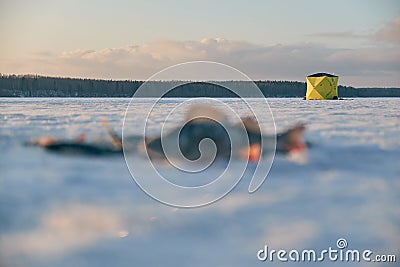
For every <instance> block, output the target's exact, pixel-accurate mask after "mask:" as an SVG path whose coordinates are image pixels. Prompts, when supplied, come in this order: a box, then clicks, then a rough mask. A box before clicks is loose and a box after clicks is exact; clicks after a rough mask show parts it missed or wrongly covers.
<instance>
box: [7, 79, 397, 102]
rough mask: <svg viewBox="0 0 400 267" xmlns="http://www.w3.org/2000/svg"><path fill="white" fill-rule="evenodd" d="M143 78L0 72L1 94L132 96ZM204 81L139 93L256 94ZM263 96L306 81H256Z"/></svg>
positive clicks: (302, 87)
mask: <svg viewBox="0 0 400 267" xmlns="http://www.w3.org/2000/svg"><path fill="white" fill-rule="evenodd" d="M142 84H143V81H130V80H125V81H114V80H95V79H79V78H63V77H46V76H38V75H1V74H0V97H131V96H132V95H133V94H134V93H135V92H136V91H137V89H138V88H139V87H140V86H141V85H142ZM218 84H219V85H217V84H214V83H206V82H182V81H152V82H149V83H146V84H145V85H144V87H145V88H144V89H143V91H141V92H144V94H141V96H142V97H157V96H160V94H161V92H164V91H166V90H167V89H169V88H174V89H173V90H171V91H169V92H168V93H167V94H166V95H165V96H166V97H237V95H236V94H235V93H233V92H231V91H230V90H228V89H227V88H234V89H235V90H237V92H239V94H240V95H242V96H246V97H257V96H259V95H257V94H253V93H252V91H251V90H249V88H250V87H251V82H249V81H224V82H218ZM255 84H256V85H257V86H258V87H259V88H260V90H261V92H262V94H263V95H264V96H265V97H304V96H305V93H306V83H304V82H293V81H255ZM338 90H339V97H400V89H399V88H354V87H349V86H339V88H338Z"/></svg>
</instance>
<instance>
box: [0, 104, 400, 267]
mask: <svg viewBox="0 0 400 267" xmlns="http://www.w3.org/2000/svg"><path fill="white" fill-rule="evenodd" d="M128 101H129V100H128V99H70V98H66V99H52V98H48V99H42V98H35V99H20V98H2V99H0V121H1V125H0V148H1V156H0V159H1V160H0V266H230V267H232V266H263V265H271V263H268V262H259V261H258V260H257V255H256V254H257V251H258V250H260V249H262V248H263V247H264V245H268V246H269V247H270V248H273V249H277V250H278V249H281V248H283V249H286V250H290V249H300V250H301V249H315V250H323V249H327V248H328V247H329V246H331V247H334V248H335V247H336V240H337V239H338V238H341V237H342V238H346V239H347V241H348V244H349V248H352V249H359V250H363V249H370V250H372V251H373V252H374V254H379V253H382V254H397V257H399V255H398V252H399V248H400V239H399V236H400V227H399V226H400V209H399V205H398V203H400V193H399V191H400V180H399V178H400V165H399V155H400V153H399V152H400V132H399V129H400V99H398V98H391V99H389V98H379V99H378V98H372V99H362V98H358V99H354V100H346V101H303V100H300V99H269V100H268V102H269V104H270V106H271V109H272V111H273V115H274V117H275V122H276V127H277V130H278V131H280V130H283V129H285V128H286V127H289V126H290V125H293V124H294V123H296V122H299V121H303V122H305V123H307V127H308V128H307V132H306V136H305V138H306V140H307V141H309V142H311V144H312V147H311V148H310V150H309V151H308V153H307V154H306V155H302V156H297V158H291V159H288V158H286V157H283V156H277V157H276V158H275V161H274V163H273V166H272V169H271V171H270V173H269V175H268V178H267V180H266V182H265V183H264V184H263V185H262V186H261V188H260V190H258V191H257V192H256V193H254V194H248V192H247V187H248V184H249V177H244V179H243V180H242V181H241V182H240V183H239V185H238V186H237V187H236V188H235V189H234V190H233V192H231V193H230V194H228V195H227V196H226V197H225V198H223V199H222V200H220V201H218V202H216V203H214V204H212V205H208V206H206V207H203V208H197V209H178V208H173V207H169V206H165V205H163V204H160V203H159V202H157V201H155V200H153V199H152V198H150V197H149V196H147V195H146V194H145V193H144V192H142V191H141V190H140V188H139V187H138V186H137V185H136V184H135V183H134V181H133V179H132V178H131V177H130V174H129V172H128V169H127V167H126V165H125V162H124V159H123V158H122V157H119V156H113V157H108V158H88V157H77V156H62V155H56V154H51V153H47V152H45V151H43V150H41V149H39V148H37V147H25V146H23V142H24V141H26V140H29V139H30V138H32V137H39V136H43V135H49V136H57V137H64V138H73V137H74V136H76V135H78V134H80V133H83V132H87V133H88V138H91V139H96V138H103V139H106V138H107V135H106V134H105V132H104V129H103V128H102V126H101V124H100V123H99V119H100V118H101V117H103V118H106V119H107V120H108V121H109V122H110V125H111V126H112V127H113V128H114V129H119V130H121V127H122V122H123V116H124V112H125V109H126V107H127V105H128ZM178 101H179V100H177V99H167V100H165V102H163V105H161V106H160V107H159V110H157V114H158V117H157V116H155V117H153V118H152V119H153V120H154V121H153V122H152V123H154V124H157V123H160V120H162V118H163V116H164V114H165V112H167V110H168V109H170V108H171V107H173V106H174V105H176V104H177V103H178ZM224 101H225V102H227V103H230V104H232V105H236V106H237V107H238V110H239V112H243V113H244V114H242V115H246V114H245V113H246V112H245V110H244V109H240V102H239V101H238V100H236V99H224ZM258 101H259V100H256V99H254V100H253V104H254V105H255V106H256V105H257V104H258ZM260 103H262V102H260ZM142 104H143V105H146V104H148V102H147V100H146V99H143V103H142ZM140 110H141V109H140V106H138V107H137V112H138V117H137V118H129V119H131V120H137V119H141V118H143V117H142V116H141V114H140ZM131 130H132V133H135V129H131ZM305 157H306V159H305ZM137 168H141V166H140V164H139V165H138V166H137ZM250 168H251V167H250ZM215 171H216V172H218V171H219V170H215ZM179 178H182V177H177V179H179ZM272 264H273V265H274V266H275V265H279V262H273V263H272ZM282 264H283V263H282ZM292 264H293V266H304V265H307V264H306V263H292ZM343 264H344V263H335V262H329V261H326V262H322V263H316V264H315V265H318V266H319V265H323V266H331V265H332V266H342V265H343ZM352 265H353V266H354V265H356V266H364V265H365V263H363V262H360V263H354V264H352ZM374 266H376V265H374ZM382 266H391V265H390V264H388V263H385V264H382Z"/></svg>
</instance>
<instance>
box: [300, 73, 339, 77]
mask: <svg viewBox="0 0 400 267" xmlns="http://www.w3.org/2000/svg"><path fill="white" fill-rule="evenodd" d="M323 76H327V77H338V76H336V75H333V74H329V73H325V72H318V73H314V74H311V75H308V76H307V77H323Z"/></svg>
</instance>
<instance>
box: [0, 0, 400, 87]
mask: <svg viewBox="0 0 400 267" xmlns="http://www.w3.org/2000/svg"><path fill="white" fill-rule="evenodd" d="M399 15H400V1H398V0H380V1H379V0H375V1H371V0H369V1H368V0H364V1H363V0H336V1H316V0H309V1H296V0H291V1H289V0H286V1H285V0H280V1H279V0H277V1H232V0H231V1H211V0H202V1H161V0H158V1H128V0H125V1H79V0H71V1H58V0H53V1H51V0H49V1H45V0H38V1H20V0H14V1H11V0H0V33H1V36H2V41H1V43H0V72H3V73H21V72H23V73H25V72H30V73H41V74H50V75H56V74H58V75H65V76H67V75H78V72H74V71H71V68H72V67H73V66H71V63H69V64H70V65H68V68H67V67H65V69H66V70H68V71H65V72H63V71H62V69H63V67H62V65H60V64H61V63H60V62H59V61H57V60H56V59H54V61H51V60H50V59H49V57H50V56H51V55H52V56H57V55H60V54H61V53H63V52H71V51H76V50H94V51H101V50H104V49H113V48H121V47H124V46H129V45H133V46H144V45H146V44H154V42H160V41H164V40H170V41H174V42H178V43H179V42H186V41H197V42H200V40H202V39H204V38H224V39H226V40H229V41H234V42H242V41H244V42H246V43H249V44H251V45H255V46H257V47H264V48H269V47H274V46H276V45H277V44H281V45H283V46H285V47H286V46H290V47H292V48H293V47H294V46H296V45H300V46H304V45H305V44H311V46H313V45H317V46H322V47H324V48H326V49H366V48H371V47H374V48H381V49H386V47H388V49H392V50H393V49H394V48H393V47H394V46H396V47H397V44H393V43H392V44H383V43H377V42H376V40H375V39H376V38H375V39H374V38H373V36H374V34H376V32H377V31H379V30H380V29H382V28H383V27H385V25H387V24H389V23H391V21H393V20H394V19H395V18H396V17H398V16H399ZM155 47H156V48H153V49H159V51H153V50H152V52H151V53H150V52H146V53H150V54H151V55H152V57H153V58H154V53H155V52H157V53H160V54H162V53H163V48H162V46H160V45H155ZM146 51H147V50H146ZM218 51H220V50H218ZM397 51H398V48H396V50H395V54H396V53H397ZM392 52H393V51H392ZM271 53H272V52H271ZM41 56H43V58H40V57H41ZM224 56H225V57H224V58H227V55H224ZM219 58H220V57H219V56H218V55H217V56H215V59H219ZM190 59H192V60H193V59H196V55H193V56H192V57H190ZM199 59H204V58H199ZM207 59H213V57H212V56H210V55H208V56H207ZM32 60H35V63H33V62H31V61H32ZM138 60H139V59H137V58H135V64H136V65H137V64H141V62H140V60H139V62H138ZM276 60H279V59H276ZM44 61H45V62H44ZM170 61H171V60H170ZM177 61H178V62H175V61H174V60H172V61H171V62H170V63H179V60H177ZM180 61H182V60H180ZM228 61H229V60H228ZM25 62H26V64H24V63H25ZM40 62H42V63H43V62H44V63H43V64H46V66H47V67H44V65H43V66H41V65H40V64H41V63H40ZM223 63H229V62H223ZM394 63H395V64H394V65H395V66H394V67H393V68H392V72H393V71H394V72H397V73H398V71H399V69H398V64H396V62H394ZM38 64H39V66H38ZM52 64H56V65H57V68H53V69H50V67H49V65H52ZM148 64H150V63H149V62H145V63H143V65H146V66H147V65H148ZM246 64H251V63H246ZM390 64H393V62H391V63H390ZM28 65H29V66H30V67H28ZM81 65H82V64H81ZM166 65H167V64H166V63H165V64H160V65H157V64H155V65H153V66H152V67H151V66H148V68H149V70H148V73H147V72H143V71H138V72H137V74H138V75H136V77H134V76H135V71H132V75H127V76H132V77H126V78H141V79H142V78H145V77H144V76H145V75H151V72H152V71H158V70H160V69H159V68H160V67H166ZM34 66H38V67H37V69H35V67H34ZM235 67H242V64H241V63H238V65H237V66H235ZM316 68H317V67H316ZM326 68H329V65H328V66H326ZM56 69H57V71H55V70H56ZM150 69H151V70H150ZM245 69H246V68H245ZM249 69H251V68H249ZM283 69H284V68H283ZM53 70H54V71H53ZM328 70H329V69H328ZM304 71H305V72H306V71H309V70H308V69H307V70H304ZM43 72H48V73H43ZM339 72H340V71H339ZM102 73H103V72H99V74H98V75H96V73H95V72H94V73H93V72H87V75H86V76H92V77H96V76H97V78H103V76H104V75H103V74H102ZM392 74H393V73H392ZM260 75H261V76H262V74H260ZM80 76H85V72H83V73H82V75H80ZM139 76H143V77H139ZM249 76H250V77H252V73H249ZM253 76H257V77H255V78H263V77H259V75H258V74H257V75H256V74H254V75H253ZM265 76H268V75H265ZM279 76H281V77H282V78H285V77H286V78H288V79H298V78H297V76H296V75H294V76H293V77H292V78H291V76H290V75H289V73H286V74H285V73H282V75H279ZM124 77H125V76H124ZM104 78H123V77H119V76H118V75H114V76H113V75H112V74H110V75H109V77H104ZM265 78H272V77H265ZM393 79H395V78H393ZM397 83H399V86H400V81H399V80H398V79H397V80H393V82H391V84H397Z"/></svg>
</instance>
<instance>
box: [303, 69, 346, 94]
mask: <svg viewBox="0 0 400 267" xmlns="http://www.w3.org/2000/svg"><path fill="white" fill-rule="evenodd" d="M338 80H339V77H338V76H336V75H332V74H328V73H315V74H311V75H308V76H307V93H306V99H307V100H324V99H338Z"/></svg>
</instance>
